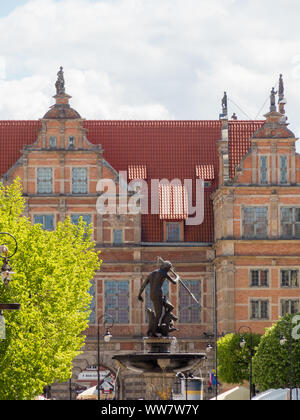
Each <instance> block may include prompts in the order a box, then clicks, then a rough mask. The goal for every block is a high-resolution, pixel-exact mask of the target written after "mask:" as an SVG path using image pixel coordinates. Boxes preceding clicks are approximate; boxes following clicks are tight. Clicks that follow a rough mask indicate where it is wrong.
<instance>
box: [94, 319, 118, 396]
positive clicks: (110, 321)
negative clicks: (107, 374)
mask: <svg viewBox="0 0 300 420" xmlns="http://www.w3.org/2000/svg"><path fill="white" fill-rule="evenodd" d="M103 319H104V321H103V326H104V329H105V334H104V336H103V338H104V342H105V343H109V342H110V340H111V338H112V335H111V332H110V328H112V327H113V325H114V322H115V321H114V319H113V317H112V316H111V315H109V314H106V313H104V314H103V315H101V316H100V318H99V319H98V331H97V345H98V346H97V350H98V351H97V362H98V376H97V379H98V380H97V391H98V393H97V396H98V398H97V399H98V401H100V323H101V322H102V320H103Z"/></svg>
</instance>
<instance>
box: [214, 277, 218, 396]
mask: <svg viewBox="0 0 300 420" xmlns="http://www.w3.org/2000/svg"><path fill="white" fill-rule="evenodd" d="M214 295H215V296H214V301H215V302H214V307H215V310H214V321H215V322H214V324H215V325H214V330H215V372H216V375H215V378H216V387H215V397H216V400H217V399H218V313H217V302H218V298H217V275H216V271H215V270H214Z"/></svg>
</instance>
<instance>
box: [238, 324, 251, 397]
mask: <svg viewBox="0 0 300 420" xmlns="http://www.w3.org/2000/svg"><path fill="white" fill-rule="evenodd" d="M245 328H246V329H248V330H249V332H250V373H249V388H250V395H249V399H250V400H251V399H252V394H253V389H252V388H253V385H252V358H253V355H254V349H253V336H252V330H251V328H250V327H248V326H247V325H243V326H241V327H240V328H239V330H238V334H240V331H241V330H242V329H245ZM246 344H247V343H246V341H245V339H244V337H242V338H241V340H240V347H241V348H242V349H243V348H245V346H246Z"/></svg>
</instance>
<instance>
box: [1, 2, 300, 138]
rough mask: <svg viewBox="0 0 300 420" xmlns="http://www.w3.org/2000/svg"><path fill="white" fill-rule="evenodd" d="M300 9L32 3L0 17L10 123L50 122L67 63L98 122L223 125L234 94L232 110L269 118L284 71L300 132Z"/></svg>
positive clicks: (87, 114)
mask: <svg viewBox="0 0 300 420" xmlns="http://www.w3.org/2000/svg"><path fill="white" fill-rule="evenodd" d="M0 7H1V6H0ZM299 12H300V4H299V2H297V1H295V0H286V1H285V3H284V4H283V3H282V2H281V1H279V0H264V2H261V1H258V0H210V1H207V0H98V1H97V0H94V1H91V0H60V1H54V0H30V1H28V2H27V3H26V4H25V5H24V6H22V7H19V8H17V9H15V11H13V12H12V13H11V14H10V15H8V16H6V17H4V18H1V19H0V32H1V39H0V79H2V80H1V81H0V98H1V99H0V118H22V117H23V118H24V119H26V118H33V119H36V118H40V117H41V116H43V114H44V113H45V112H46V111H47V109H48V107H49V106H50V105H51V104H52V103H53V99H52V95H53V94H54V93H55V92H54V83H55V79H56V73H57V71H58V68H59V66H60V65H62V66H63V67H64V70H65V78H66V88H67V92H68V93H69V94H70V95H72V96H73V98H72V101H71V104H72V106H74V108H75V109H76V110H77V111H78V112H79V113H80V114H81V115H82V116H83V117H84V118H88V119H92V118H97V119H98V118H99V119H100V118H105V119H123V118H124V119H148V118H150V119H161V118H163V119H169V118H171V119H172V118H176V119H215V118H218V114H219V112H220V110H221V98H222V95H223V92H224V91H225V90H226V91H227V94H228V97H229V100H230V101H229V107H230V112H236V113H237V115H238V117H239V118H241V119H245V118H248V115H249V117H251V118H256V117H259V118H262V115H263V114H264V113H265V112H266V111H267V109H268V96H269V92H270V90H271V88H272V86H273V85H274V84H276V83H277V80H278V77H279V74H280V73H283V74H284V79H285V83H286V96H287V100H288V105H287V113H288V116H289V120H290V121H291V122H292V124H291V128H292V129H293V127H294V131H295V132H296V134H297V133H298V135H299V134H300V121H299V122H298V107H299V105H300V99H299V95H298V92H299V91H300V89H299V88H300V59H299V57H300V47H299V45H300V43H299V38H300V29H299V25H298V23H297V19H298V16H299ZM1 60H3V61H1ZM2 62H3V63H4V64H3V66H2V64H1V63H2ZM1 69H2V70H1ZM263 104H265V106H264V107H263V109H262V110H261V108H262V105H263ZM260 110H261V112H260V115H257V114H258V112H259V111H260ZM246 115H247V116H246Z"/></svg>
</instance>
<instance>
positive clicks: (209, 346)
mask: <svg viewBox="0 0 300 420" xmlns="http://www.w3.org/2000/svg"><path fill="white" fill-rule="evenodd" d="M204 336H205V338H209V339H210V340H213V341H214V346H213V345H211V344H210V343H208V344H207V346H206V352H207V353H210V352H211V351H212V350H213V349H215V360H214V377H215V383H216V384H215V399H216V400H218V394H219V381H218V337H223V333H222V334H221V335H219V334H218V333H217V332H216V331H215V333H214V334H213V335H212V334H208V333H204Z"/></svg>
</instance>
